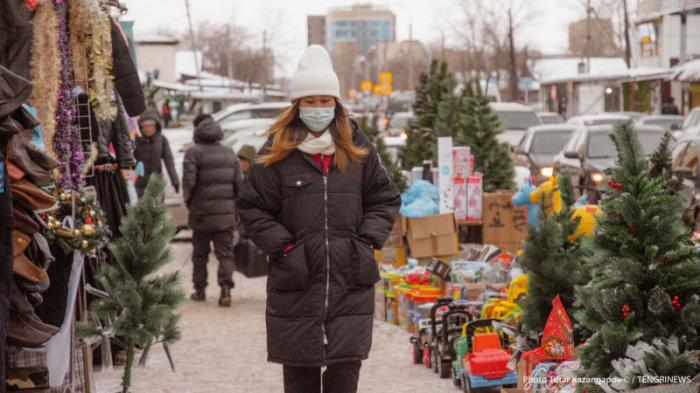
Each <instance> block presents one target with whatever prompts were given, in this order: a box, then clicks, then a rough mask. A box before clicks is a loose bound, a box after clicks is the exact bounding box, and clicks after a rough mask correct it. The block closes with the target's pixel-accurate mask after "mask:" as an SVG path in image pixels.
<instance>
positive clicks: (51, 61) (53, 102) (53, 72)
mask: <svg viewBox="0 0 700 393" xmlns="http://www.w3.org/2000/svg"><path fill="white" fill-rule="evenodd" d="M60 58H61V57H60V51H59V48H58V17H57V15H56V11H55V10H54V7H53V4H52V2H50V1H44V2H43V3H41V4H39V6H38V7H37V9H36V13H35V14H34V42H33V44H32V60H31V76H32V83H33V84H34V90H33V93H32V99H31V102H32V105H33V106H34V107H36V109H37V114H38V119H39V123H40V124H41V131H42V133H43V135H44V141H45V142H46V147H47V149H48V151H49V155H51V156H52V157H54V158H56V156H55V155H54V152H53V146H52V145H51V141H53V135H54V132H55V131H56V119H55V114H56V107H57V105H58V94H59V90H60V87H61V81H60V79H59V78H60V73H61V62H60V61H59V60H58V59H60Z"/></svg>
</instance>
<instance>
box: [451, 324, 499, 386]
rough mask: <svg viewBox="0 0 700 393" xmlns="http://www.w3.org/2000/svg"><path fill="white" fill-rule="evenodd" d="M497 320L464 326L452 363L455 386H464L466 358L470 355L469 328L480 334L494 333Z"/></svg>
mask: <svg viewBox="0 0 700 393" xmlns="http://www.w3.org/2000/svg"><path fill="white" fill-rule="evenodd" d="M495 321H497V319H492V318H489V319H478V320H476V321H473V322H468V323H465V324H464V325H463V326H462V335H461V336H460V337H459V338H458V339H457V342H456V345H455V346H454V348H455V357H454V359H455V360H454V362H452V382H454V384H455V386H462V373H463V372H464V357H465V356H467V354H468V353H469V344H468V342H469V340H468V338H467V326H468V325H473V327H472V329H473V330H474V331H476V330H478V333H489V332H492V331H493V322H495Z"/></svg>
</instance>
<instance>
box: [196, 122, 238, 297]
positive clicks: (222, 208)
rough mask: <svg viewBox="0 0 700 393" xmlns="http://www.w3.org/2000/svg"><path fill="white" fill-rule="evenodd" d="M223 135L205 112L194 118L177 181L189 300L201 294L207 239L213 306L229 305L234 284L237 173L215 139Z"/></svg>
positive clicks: (234, 163) (235, 161) (231, 155)
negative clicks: (187, 251) (214, 265)
mask: <svg viewBox="0 0 700 393" xmlns="http://www.w3.org/2000/svg"><path fill="white" fill-rule="evenodd" d="M223 138H224V133H223V131H222V130H221V127H220V126H219V125H218V124H217V123H216V122H215V121H214V120H213V119H212V118H211V117H208V118H204V119H203V120H201V121H199V122H198V124H197V128H196V129H195V131H194V142H195V144H194V146H192V147H190V148H189V149H187V151H186V152H185V160H184V163H183V172H182V184H183V194H184V198H185V203H186V204H187V208H188V209H189V217H188V223H189V226H190V228H192V247H193V253H192V262H193V263H194V273H193V277H192V281H193V283H194V289H195V292H194V293H193V294H192V296H191V299H192V300H194V301H204V300H205V299H206V294H205V289H206V287H207V277H208V274H207V263H208V262H209V251H210V249H209V246H210V243H212V242H213V243H214V252H215V253H216V257H217V258H218V259H219V270H218V283H219V286H220V287H221V296H220V297H219V305H220V306H222V307H230V306H231V289H232V288H233V286H234V283H233V269H234V257H233V228H234V225H235V223H236V197H237V196H238V191H239V190H240V188H241V180H242V175H241V168H240V164H239V163H238V158H236V155H235V154H234V153H233V150H231V149H230V148H228V147H226V146H223V145H221V144H220V143H219V142H220V141H221V140H222V139H223Z"/></svg>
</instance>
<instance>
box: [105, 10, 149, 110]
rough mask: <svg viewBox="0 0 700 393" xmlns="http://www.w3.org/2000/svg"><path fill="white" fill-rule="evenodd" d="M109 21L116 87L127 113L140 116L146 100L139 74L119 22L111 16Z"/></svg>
mask: <svg viewBox="0 0 700 393" xmlns="http://www.w3.org/2000/svg"><path fill="white" fill-rule="evenodd" d="M109 22H110V24H111V27H112V31H111V34H112V60H113V64H114V65H113V67H112V68H113V72H114V87H116V89H117V92H118V93H119V96H120V97H121V99H122V101H123V103H124V109H126V113H128V114H129V116H138V115H140V114H141V112H143V111H145V110H146V100H145V99H144V98H143V89H142V88H141V81H140V80H139V74H138V71H136V65H134V62H133V60H132V59H131V54H130V53H129V47H128V45H127V43H126V42H125V41H124V37H122V34H121V32H120V31H119V27H118V26H117V23H116V22H115V21H114V19H112V18H109Z"/></svg>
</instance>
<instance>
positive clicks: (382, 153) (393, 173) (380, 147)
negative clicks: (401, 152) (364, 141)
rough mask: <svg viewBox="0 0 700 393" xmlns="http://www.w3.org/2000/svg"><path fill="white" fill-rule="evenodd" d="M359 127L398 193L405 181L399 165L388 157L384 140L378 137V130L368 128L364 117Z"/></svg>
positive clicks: (403, 187) (404, 185)
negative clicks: (371, 144)
mask: <svg viewBox="0 0 700 393" xmlns="http://www.w3.org/2000/svg"><path fill="white" fill-rule="evenodd" d="M359 126H360V131H362V132H363V133H364V134H365V135H366V136H367V138H369V140H371V141H372V143H373V144H374V148H375V149H376V150H377V153H378V154H379V157H380V158H381V159H382V163H383V164H384V166H385V167H386V170H387V171H388V172H389V176H390V177H391V180H393V181H394V184H395V185H396V187H397V188H398V189H399V191H403V190H404V189H406V179H405V178H404V176H403V173H401V166H399V164H397V163H396V162H395V161H394V160H393V159H392V158H391V156H390V155H389V152H388V151H387V150H386V144H384V138H383V137H382V136H380V135H379V130H377V129H376V128H374V127H370V126H369V125H368V124H367V118H366V117H363V118H362V120H361V121H360V124H359Z"/></svg>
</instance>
